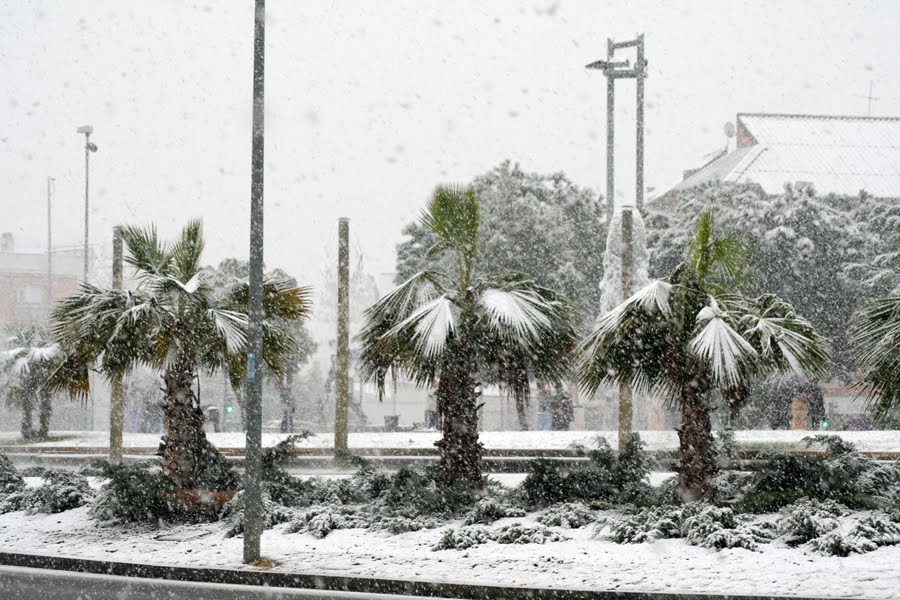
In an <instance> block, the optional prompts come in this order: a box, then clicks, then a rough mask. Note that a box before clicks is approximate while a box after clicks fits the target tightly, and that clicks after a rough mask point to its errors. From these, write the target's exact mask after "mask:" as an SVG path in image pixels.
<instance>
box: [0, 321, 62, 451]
mask: <svg viewBox="0 0 900 600" xmlns="http://www.w3.org/2000/svg"><path fill="white" fill-rule="evenodd" d="M7 345H8V346H10V349H9V350H7V351H6V352H3V353H2V354H0V358H2V363H3V365H2V366H3V370H4V371H6V372H7V373H8V375H9V381H8V384H7V386H6V390H5V391H6V400H7V403H8V404H11V405H15V406H18V407H19V408H21V409H22V438H23V439H26V440H27V439H31V438H34V437H39V438H45V437H47V435H48V434H49V433H50V414H51V412H52V410H53V403H52V401H53V394H52V392H51V391H50V389H49V388H48V387H47V386H46V383H47V381H48V380H49V378H50V375H51V374H52V373H53V371H54V370H55V369H56V368H57V367H58V366H59V364H60V362H61V360H62V354H61V352H60V351H59V345H57V344H56V343H54V342H53V341H52V340H51V339H50V337H49V336H48V335H47V332H46V331H45V330H44V329H43V328H41V327H38V326H37V325H26V326H24V327H20V328H18V329H14V330H13V331H12V335H11V336H10V338H9V339H8V340H7ZM35 406H37V407H38V429H37V431H35V430H34V425H33V420H32V412H33V410H34V408H35Z"/></svg>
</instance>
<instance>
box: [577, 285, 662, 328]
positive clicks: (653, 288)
mask: <svg viewBox="0 0 900 600" xmlns="http://www.w3.org/2000/svg"><path fill="white" fill-rule="evenodd" d="M671 292H672V284H671V283H669V282H667V281H662V280H661V279H657V280H654V281H652V282H650V283H649V284H648V285H646V286H644V287H642V288H641V289H639V290H638V291H637V292H635V293H634V294H632V295H631V296H630V297H629V298H628V299H627V300H625V301H624V302H622V304H620V305H618V306H617V307H615V308H614V309H612V310H611V311H609V312H607V313H605V314H603V315H601V316H600V317H599V318H598V319H597V322H596V323H595V324H594V333H596V334H597V335H599V336H603V335H607V334H609V333H610V332H613V331H616V330H618V329H620V328H622V326H623V325H625V319H626V318H632V317H634V316H636V315H637V314H638V313H645V314H646V316H652V315H654V314H658V315H660V316H661V317H662V318H668V317H670V316H671V314H672V308H671V306H670V305H669V296H670V294H671ZM592 335H593V334H592Z"/></svg>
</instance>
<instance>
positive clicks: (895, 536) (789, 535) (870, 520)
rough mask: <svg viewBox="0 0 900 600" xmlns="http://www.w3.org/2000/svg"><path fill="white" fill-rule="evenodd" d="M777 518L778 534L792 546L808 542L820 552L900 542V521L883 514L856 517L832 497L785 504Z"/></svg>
mask: <svg viewBox="0 0 900 600" xmlns="http://www.w3.org/2000/svg"><path fill="white" fill-rule="evenodd" d="M782 512H783V513H784V516H783V517H782V518H781V519H780V520H779V521H778V523H777V528H778V532H779V534H781V535H783V536H785V538H786V539H785V542H786V543H787V544H788V545H791V546H797V545H799V544H803V543H806V545H807V547H808V548H809V549H811V550H813V551H815V552H818V553H820V554H830V555H833V556H849V555H850V554H854V553H856V554H863V553H865V552H871V551H873V550H876V549H877V548H878V547H879V546H887V545H891V544H897V543H900V525H898V524H897V523H894V522H893V521H891V520H890V519H889V518H887V517H885V516H884V515H882V514H879V513H875V514H872V515H870V516H867V517H864V518H861V519H858V520H857V519H854V518H853V517H852V516H851V517H850V518H846V517H847V515H848V511H847V510H846V508H845V507H844V506H841V505H840V504H837V503H836V502H834V501H832V500H824V501H818V500H810V499H804V500H801V501H799V502H797V503H795V504H794V505H792V506H790V507H788V508H786V509H785V510H784V511H782Z"/></svg>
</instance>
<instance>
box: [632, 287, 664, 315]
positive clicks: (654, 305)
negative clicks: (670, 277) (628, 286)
mask: <svg viewBox="0 0 900 600" xmlns="http://www.w3.org/2000/svg"><path fill="white" fill-rule="evenodd" d="M671 292H672V284H671V283H669V282H667V281H663V280H662V279H656V280H654V281H651V282H650V283H649V284H648V285H646V286H644V287H642V288H641V289H639V290H638V291H637V292H635V293H634V294H633V295H632V296H631V297H630V298H628V299H627V300H626V301H625V302H626V303H627V302H634V303H636V304H637V305H638V306H640V307H641V308H642V309H644V310H645V311H647V312H653V311H654V310H656V311H659V312H660V313H662V314H663V316H666V317H668V316H670V315H671V313H672V309H671V307H670V306H669V294H670V293H671Z"/></svg>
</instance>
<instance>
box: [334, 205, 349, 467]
mask: <svg viewBox="0 0 900 600" xmlns="http://www.w3.org/2000/svg"><path fill="white" fill-rule="evenodd" d="M349 288H350V219H340V220H339V221H338V314H337V350H336V352H337V357H336V361H335V369H336V373H335V376H334V388H335V403H334V449H335V450H347V406H348V403H349V399H350V387H349V384H350V379H349V370H350V290H349ZM342 460H343V457H341V456H339V457H338V463H341V462H342Z"/></svg>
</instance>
